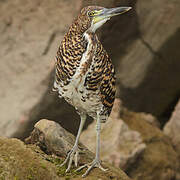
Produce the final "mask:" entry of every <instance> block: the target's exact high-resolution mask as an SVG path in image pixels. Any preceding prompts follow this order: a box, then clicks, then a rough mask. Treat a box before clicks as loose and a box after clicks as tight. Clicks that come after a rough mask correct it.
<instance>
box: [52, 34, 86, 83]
mask: <svg viewBox="0 0 180 180" xmlns="http://www.w3.org/2000/svg"><path fill="white" fill-rule="evenodd" d="M86 47H87V41H86V40H85V38H83V37H82V36H75V37H68V35H66V36H65V38H64V40H63V41H62V43H61V45H60V47H59V49H58V52H57V56H56V64H55V66H56V82H57V83H58V84H59V83H61V84H64V85H67V84H68V83H69V82H70V79H71V78H72V76H73V75H74V74H75V72H76V68H77V67H78V66H79V64H80V60H81V58H82V55H83V53H84V52H85V51H86Z"/></svg>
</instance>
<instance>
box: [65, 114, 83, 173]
mask: <svg viewBox="0 0 180 180" xmlns="http://www.w3.org/2000/svg"><path fill="white" fill-rule="evenodd" d="M80 117H81V122H80V125H79V130H78V134H77V136H76V141H75V143H74V146H73V148H72V149H71V151H70V152H69V153H68V155H67V157H66V159H65V161H64V162H63V163H62V164H61V166H64V165H65V164H66V163H67V162H68V161H69V163H68V167H67V169H66V172H69V170H70V168H71V165H72V161H73V159H74V162H75V166H76V167H77V165H78V154H79V150H78V142H79V138H80V135H81V131H82V129H83V126H84V123H85V121H86V114H84V113H82V114H80Z"/></svg>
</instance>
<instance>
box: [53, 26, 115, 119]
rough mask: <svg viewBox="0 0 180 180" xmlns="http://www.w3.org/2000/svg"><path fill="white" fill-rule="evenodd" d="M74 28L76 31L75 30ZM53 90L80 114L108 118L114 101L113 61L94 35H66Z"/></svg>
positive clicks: (69, 33) (57, 61)
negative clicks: (98, 114) (98, 115)
mask: <svg viewBox="0 0 180 180" xmlns="http://www.w3.org/2000/svg"><path fill="white" fill-rule="evenodd" d="M72 29H73V28H72ZM55 68H56V77H55V82H54V89H56V90H58V92H59V95H60V96H62V97H64V98H65V100H66V101H67V102H69V103H70V104H72V105H73V106H74V107H75V108H76V109H77V110H78V111H80V112H81V111H82V112H85V113H87V114H88V115H90V116H92V117H93V118H95V117H96V115H97V112H99V113H100V115H101V119H102V121H105V120H106V119H107V117H108V116H109V114H110V112H111V109H112V106H113V102H114V98H115V72H114V67H113V65H112V62H111V60H110V58H109V56H108V54H107V52H106V51H105V49H104V48H103V46H102V44H101V43H100V41H99V40H98V38H97V36H96V35H95V34H94V33H90V32H86V33H84V34H83V35H77V34H75V33H73V31H72V30H71V29H70V31H69V32H68V33H67V34H66V35H65V37H64V39H63V41H62V43H61V45H60V47H59V49H58V52H57V56H56V65H55Z"/></svg>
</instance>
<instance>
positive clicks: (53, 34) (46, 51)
mask: <svg viewBox="0 0 180 180" xmlns="http://www.w3.org/2000/svg"><path fill="white" fill-rule="evenodd" d="M56 34H57V32H56V31H54V32H53V33H52V34H51V35H50V37H49V40H48V43H47V45H46V47H45V49H44V51H43V53H42V55H46V54H47V53H48V52H49V50H50V47H51V45H52V43H53V41H54V40H55V37H56Z"/></svg>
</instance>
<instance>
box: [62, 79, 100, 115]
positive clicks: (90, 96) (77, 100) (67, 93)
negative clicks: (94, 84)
mask: <svg viewBox="0 0 180 180" xmlns="http://www.w3.org/2000/svg"><path fill="white" fill-rule="evenodd" d="M59 93H60V94H61V96H62V97H63V98H64V99H65V100H66V101H67V102H68V103H70V104H71V105H73V106H74V107H75V108H76V109H77V110H78V111H80V112H85V113H87V114H89V115H90V116H92V117H94V116H96V113H97V111H98V110H100V109H101V107H102V104H101V101H100V97H99V92H98V91H91V90H87V89H86V87H85V86H84V78H82V79H80V78H74V79H73V80H72V81H71V82H70V83H69V84H68V85H67V86H64V87H63V88H60V89H59Z"/></svg>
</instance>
